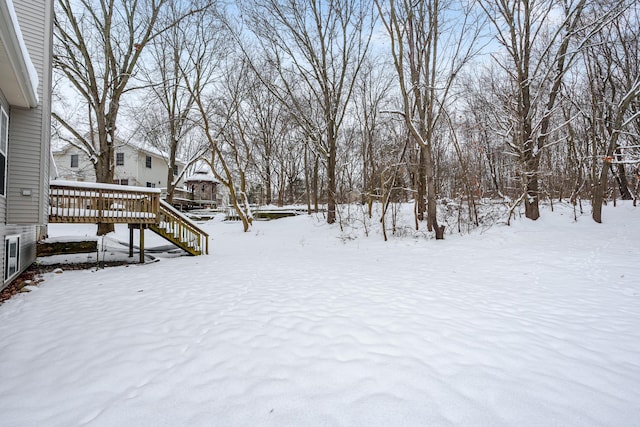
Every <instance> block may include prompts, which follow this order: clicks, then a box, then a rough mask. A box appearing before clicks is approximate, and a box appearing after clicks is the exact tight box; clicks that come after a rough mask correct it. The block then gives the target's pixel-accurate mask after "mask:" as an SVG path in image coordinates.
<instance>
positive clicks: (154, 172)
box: [138, 151, 184, 188]
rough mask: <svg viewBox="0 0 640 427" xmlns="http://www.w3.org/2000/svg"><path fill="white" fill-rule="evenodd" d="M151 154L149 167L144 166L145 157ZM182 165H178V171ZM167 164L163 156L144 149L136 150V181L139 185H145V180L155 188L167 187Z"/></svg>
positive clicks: (180, 170)
mask: <svg viewBox="0 0 640 427" xmlns="http://www.w3.org/2000/svg"><path fill="white" fill-rule="evenodd" d="M147 156H151V168H148V167H147V166H146V158H147ZM183 168H184V167H183V166H182V165H178V173H180V172H182V169H183ZM167 172H168V165H167V162H166V160H165V159H164V158H162V157H161V156H158V155H156V154H153V153H149V152H146V151H139V152H138V181H139V185H140V186H142V187H145V186H146V185H147V182H151V183H153V184H155V187H156V188H166V187H167Z"/></svg>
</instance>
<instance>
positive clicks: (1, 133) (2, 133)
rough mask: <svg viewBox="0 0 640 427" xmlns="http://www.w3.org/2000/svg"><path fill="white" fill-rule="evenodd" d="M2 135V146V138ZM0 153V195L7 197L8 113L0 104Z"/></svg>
mask: <svg viewBox="0 0 640 427" xmlns="http://www.w3.org/2000/svg"><path fill="white" fill-rule="evenodd" d="M5 117H6V118H7V121H6V129H4V128H3V127H2V120H3V119H4V118H5ZM3 137H4V147H2V145H3V143H2V139H3ZM0 153H2V155H3V156H4V188H0V197H7V181H9V114H8V113H7V112H6V111H5V109H4V108H2V106H0Z"/></svg>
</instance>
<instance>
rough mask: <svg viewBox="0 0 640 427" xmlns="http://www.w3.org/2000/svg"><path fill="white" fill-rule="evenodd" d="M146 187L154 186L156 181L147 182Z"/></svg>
mask: <svg viewBox="0 0 640 427" xmlns="http://www.w3.org/2000/svg"><path fill="white" fill-rule="evenodd" d="M147 187H149V188H156V183H155V182H147Z"/></svg>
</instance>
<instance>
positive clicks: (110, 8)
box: [52, 0, 197, 234]
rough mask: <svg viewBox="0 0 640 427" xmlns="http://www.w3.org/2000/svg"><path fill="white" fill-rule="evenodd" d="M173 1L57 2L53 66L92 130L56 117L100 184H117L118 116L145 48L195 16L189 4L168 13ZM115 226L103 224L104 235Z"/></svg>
mask: <svg viewBox="0 0 640 427" xmlns="http://www.w3.org/2000/svg"><path fill="white" fill-rule="evenodd" d="M169 3H171V2H170V1H169V0H57V1H56V4H55V5H56V7H55V19H54V24H55V25H54V40H55V47H54V55H53V66H54V68H55V70H57V72H59V73H61V75H62V76H64V78H65V79H66V80H67V81H68V82H69V85H70V87H71V88H73V90H74V95H75V96H77V97H78V99H80V100H81V101H82V102H85V103H86V108H87V112H88V116H89V117H88V121H89V122H88V126H86V127H83V126H82V125H78V124H77V123H76V122H74V121H73V119H72V118H70V117H66V116H65V114H64V113H63V112H61V111H54V112H53V113H52V116H53V118H54V119H55V120H57V121H58V123H60V124H61V125H62V126H63V127H64V128H65V129H66V130H67V131H68V132H69V134H71V136H72V138H71V139H69V140H70V141H71V142H72V143H73V144H74V145H76V146H77V147H79V148H80V149H82V150H83V151H84V152H85V153H86V154H87V156H88V157H89V158H90V159H91V160H92V162H93V163H94V166H95V172H96V179H97V181H98V182H108V183H111V182H112V181H113V161H114V155H113V153H114V143H115V140H116V133H117V122H118V114H119V113H120V107H121V105H122V102H123V97H124V96H125V94H126V93H127V92H129V91H131V90H132V85H131V82H132V79H133V78H134V76H135V74H136V73H137V71H138V63H139V61H140V60H141V57H142V54H143V51H144V50H145V47H146V46H147V45H148V44H149V42H150V41H152V40H153V39H154V38H155V37H157V36H158V35H159V34H161V33H162V32H164V31H165V30H166V29H167V28H169V27H171V26H173V25H175V24H176V22H178V21H179V20H180V18H181V17H182V16H187V15H189V14H191V13H194V12H195V11H196V10H197V9H196V8H192V6H193V5H192V4H190V3H189V2H184V3H180V4H181V5H182V7H183V8H184V11H183V12H182V13H180V14H179V17H178V18H177V19H173V17H172V19H171V20H167V19H165V17H164V16H163V15H162V13H163V12H164V10H165V8H166V6H167V5H168V4H169ZM112 230H113V225H110V224H98V234H105V233H107V232H109V231H112Z"/></svg>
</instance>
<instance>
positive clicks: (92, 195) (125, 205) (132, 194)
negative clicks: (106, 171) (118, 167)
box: [49, 181, 160, 224]
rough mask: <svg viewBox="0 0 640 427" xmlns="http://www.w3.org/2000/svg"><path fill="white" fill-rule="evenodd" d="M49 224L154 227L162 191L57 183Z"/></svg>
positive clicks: (52, 188) (51, 195)
mask: <svg viewBox="0 0 640 427" xmlns="http://www.w3.org/2000/svg"><path fill="white" fill-rule="evenodd" d="M49 201H50V211H49V222H54V223H114V224H127V223H128V224H131V223H136V224H155V223H156V222H157V221H158V219H157V216H158V211H159V206H160V191H159V190H156V189H154V188H149V189H145V188H141V187H132V188H126V187H123V186H119V185H110V184H96V183H84V182H70V181H55V182H52V183H51V185H50V190H49Z"/></svg>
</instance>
